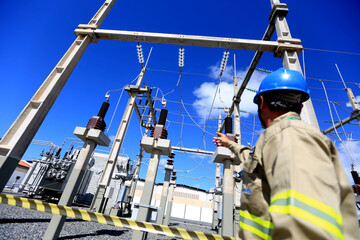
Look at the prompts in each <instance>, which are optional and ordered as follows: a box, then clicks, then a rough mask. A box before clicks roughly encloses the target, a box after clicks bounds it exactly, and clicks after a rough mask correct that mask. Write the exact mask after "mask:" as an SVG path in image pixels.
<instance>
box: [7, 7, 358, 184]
mask: <svg viewBox="0 0 360 240" xmlns="http://www.w3.org/2000/svg"><path fill="white" fill-rule="evenodd" d="M286 3H287V4H288V7H289V10H290V11H289V14H288V16H287V21H288V24H289V26H290V30H291V34H292V37H294V38H299V39H301V40H302V44H303V46H304V48H305V51H304V57H305V73H306V76H307V77H308V85H309V88H310V90H311V97H312V98H313V104H314V108H315V112H316V114H317V117H318V121H319V124H320V128H321V129H326V128H328V127H329V126H331V123H328V122H326V121H329V120H331V115H330V112H329V107H328V103H327V102H326V98H325V94H324V89H323V86H322V83H321V82H320V81H318V80H316V79H325V80H332V81H323V83H324V86H325V88H326V90H327V94H328V98H329V100H330V101H332V102H335V103H334V104H333V103H330V106H331V110H332V115H333V119H334V120H339V118H340V119H344V118H346V117H348V116H349V112H351V107H348V106H346V103H347V102H348V98H347V95H346V93H345V91H344V85H343V84H342V83H341V79H340V77H339V74H338V72H337V70H336V67H335V64H337V65H338V66H339V68H340V70H341V73H342V76H343V78H344V80H345V81H346V82H347V83H346V84H347V87H350V88H351V89H352V90H353V92H354V94H355V96H360V88H359V85H358V83H359V80H358V69H359V63H360V55H359V54H360V46H359V44H358V43H359V41H358V39H359V38H360V33H359V31H358V28H359V23H360V16H359V14H358V12H359V10H360V3H359V2H358V1H356V0H345V1H341V2H340V1H333V0H330V1H325V0H319V1H310V0H304V1H300V2H299V1H287V2H286ZM102 4H103V1H96V0H87V1H85V0H77V1H74V0H72V1H70V0H63V1H61V2H54V1H45V2H44V1H23V2H20V3H19V2H14V1H2V2H1V3H0V14H1V16H2V19H3V21H1V22H0V28H1V29H2V33H1V38H0V81H1V87H0V108H1V109H2V113H3V114H1V118H0V136H2V135H3V134H5V132H6V131H7V129H8V128H9V127H10V126H11V124H12V122H13V121H14V120H15V119H16V117H17V116H18V115H19V113H20V112H21V110H22V109H23V108H24V107H25V105H26V104H27V102H28V101H29V100H30V98H31V97H32V96H33V94H34V93H35V92H36V90H37V89H38V88H39V86H40V85H41V84H42V82H43V81H44V80H45V79H46V77H47V75H48V74H49V73H50V71H51V70H52V68H53V67H54V66H55V65H56V63H57V62H58V61H59V60H60V58H61V57H62V56H63V54H64V53H65V52H66V50H67V49H68V48H69V46H70V45H71V43H72V42H73V41H74V40H75V35H74V33H73V31H74V29H76V28H77V25H78V24H86V23H88V21H89V20H90V19H91V18H92V16H93V15H94V14H95V12H96V11H97V10H98V8H99V7H100V6H101V5H102ZM270 10H271V9H270V1H268V0H266V1H265V0H264V1H260V0H254V1H226V2H221V3H220V2H219V1H181V2H176V3H175V2H172V1H118V2H116V3H115V5H114V7H113V9H112V10H111V11H110V14H109V15H108V17H107V18H106V19H105V21H104V23H103V25H102V26H101V28H102V29H114V30H129V31H145V32H161V33H178V34H190V35H204V36H217V37H233V38H244V39H256V40H260V39H261V38H262V36H263V33H264V32H265V29H266V27H267V25H268V16H269V13H270ZM272 40H276V37H275V34H274V37H273V39H272ZM136 44H137V43H133V42H119V41H107V40H100V41H99V42H98V43H96V44H91V45H90V46H89V47H88V49H87V50H86V52H85V54H84V55H83V57H82V58H81V60H80V62H79V64H78V65H77V67H76V68H75V70H74V72H73V74H72V75H71V77H70V78H69V80H68V82H67V84H66V85H65V87H64V88H63V90H62V92H61V94H60V95H59V97H58V99H57V100H56V102H55V104H54V106H53V108H52V109H51V111H50V112H49V114H48V115H47V117H46V119H45V121H44V123H43V124H42V126H41V128H40V129H39V131H38V133H37V134H36V136H35V139H39V140H45V141H51V142H53V143H54V144H56V145H61V144H62V142H63V141H64V140H65V139H67V138H68V137H70V138H74V136H73V134H72V132H73V130H74V129H75V127H76V126H81V127H85V126H86V124H87V121H88V120H89V119H90V118H91V117H92V116H93V115H96V114H97V112H98V110H99V108H100V106H101V103H102V101H104V100H105V98H104V96H105V93H106V92H107V91H108V90H112V89H121V88H122V87H123V86H125V85H126V84H129V83H130V82H131V81H132V80H133V79H134V78H135V77H136V76H137V75H138V74H139V71H140V64H139V62H138V60H137V53H136ZM151 47H153V50H152V54H151V57H150V60H149V64H148V68H149V70H147V72H146V78H145V82H146V84H147V85H149V86H150V87H156V88H160V89H161V91H162V92H163V94H166V93H168V92H170V91H171V90H173V89H174V87H175V85H176V83H177V81H178V78H179V67H178V49H179V46H175V45H160V44H147V43H143V44H142V48H143V50H144V55H145V58H146V57H147V55H148V53H149V51H150V48H151ZM309 49H322V50H334V51H342V52H351V53H357V54H344V53H330V52H323V51H314V50H309ZM224 50H225V49H213V48H201V47H185V66H184V68H183V72H184V74H183V78H182V84H181V85H182V99H183V102H184V103H186V104H185V107H186V110H187V111H188V112H189V113H190V115H191V116H192V117H193V119H194V121H195V122H196V124H198V125H201V126H203V125H204V117H205V119H206V117H207V116H208V112H207V111H208V110H209V107H210V105H211V102H212V99H213V93H214V90H215V88H216V84H217V83H218V73H219V66H220V62H221V59H222V56H223V52H224ZM234 54H235V56H236V69H237V74H238V76H240V77H241V76H243V74H244V73H245V71H246V68H247V66H248V65H249V64H250V62H251V59H252V56H253V54H254V52H251V51H240V50H237V51H234V50H230V57H229V61H228V65H227V68H226V71H225V73H224V75H223V78H222V83H221V85H220V96H221V100H220V99H219V98H218V97H217V98H216V100H215V106H216V107H219V108H221V107H223V106H224V105H225V106H229V104H230V103H231V95H232V92H233V89H232V77H233V74H234V67H233V66H234V60H233V59H234ZM299 58H300V60H301V63H302V64H303V61H302V59H303V55H302V54H301V55H300V56H299ZM258 67H259V68H263V69H267V70H275V69H277V68H279V67H281V59H280V58H274V57H273V55H272V54H271V53H265V54H264V55H263V57H262V59H261V61H260V62H259V64H258ZM159 70H161V71H159ZM265 76H266V73H264V72H261V71H256V72H255V74H254V77H253V79H252V80H251V81H250V85H249V87H250V88H252V89H257V87H258V84H259V82H260V81H261V79H262V78H263V77H265ZM156 90H157V89H155V90H154V91H156ZM161 91H159V93H158V97H159V98H162V96H161V95H162V94H161ZM120 93H121V91H118V92H113V93H111V96H110V104H111V106H110V109H109V111H108V114H107V116H106V119H105V120H106V122H107V124H108V125H109V123H110V120H111V117H112V115H113V113H114V110H115V106H116V104H117V101H118V98H119V96H120ZM253 94H254V93H253V92H251V91H246V92H245V94H244V96H243V99H242V105H241V109H242V110H243V111H246V112H250V113H243V114H242V116H241V122H242V123H243V125H241V131H242V138H243V139H244V140H243V141H242V143H243V144H246V142H249V143H252V144H254V143H255V142H256V139H257V135H256V134H253V132H252V131H250V130H249V129H251V130H254V131H255V132H257V133H260V132H261V127H260V124H259V121H258V120H257V115H254V114H255V113H256V106H255V105H254V104H252V101H251V100H252V97H253ZM153 95H155V92H154V94H153ZM165 98H166V100H167V108H168V110H169V112H170V113H169V116H168V120H169V121H168V123H167V127H168V131H169V139H170V140H171V143H172V145H177V146H179V145H180V144H181V145H182V146H184V147H188V148H198V147H200V148H201V149H207V150H211V151H212V150H214V149H215V147H214V146H213V145H212V143H211V139H212V135H211V134H205V137H204V140H203V139H202V136H203V131H202V130H201V129H199V128H198V127H197V126H196V125H195V124H194V122H193V121H192V120H191V119H190V118H189V117H188V116H187V113H186V110H185V109H184V108H183V107H182V106H181V105H180V104H179V103H178V102H179V101H180V86H179V87H177V88H176V89H175V90H174V91H173V93H171V94H168V95H166V97H165ZM359 98H360V97H358V100H360V99H359ZM127 100H128V96H127V94H126V93H125V94H123V95H122V98H121V101H120V104H119V106H118V108H117V112H116V114H115V117H114V120H113V122H112V124H111V126H110V129H109V132H108V134H109V136H110V137H111V138H112V137H113V136H115V134H116V131H117V128H118V126H119V123H120V119H121V116H122V113H123V110H124V108H125V104H126V101H127ZM222 102H223V103H222ZM156 106H157V107H158V108H161V102H160V101H157V103H156ZM220 111H221V110H219V109H215V110H213V111H212V112H213V114H212V115H211V117H210V118H211V120H209V121H207V125H208V126H210V128H207V131H208V132H211V133H214V132H215V128H214V127H216V126H217V120H216V119H215V118H216V117H217V114H218V113H219V112H220ZM222 115H224V114H222ZM213 119H214V120H213ZM254 120H255V124H254ZM181 121H183V122H184V124H183V125H181V124H179V122H181ZM354 123H356V122H354ZM141 131H144V129H141V128H140V127H139V121H138V120H137V118H136V115H133V117H132V120H131V124H130V127H129V130H128V132H127V135H126V138H125V142H124V144H123V148H124V150H123V151H124V153H125V154H127V155H128V156H129V157H130V158H131V159H132V160H136V155H137V154H138V151H139V142H140V139H141ZM338 133H339V136H340V138H341V140H342V142H343V143H345V144H343V143H342V142H341V141H340V140H339V139H338V137H337V136H336V135H332V136H330V137H331V139H333V140H334V141H335V144H336V145H337V146H338V148H339V150H340V156H341V157H342V163H343V165H344V167H345V168H346V169H348V168H349V165H350V163H351V161H354V162H356V161H359V159H360V155H359V152H360V151H359V150H360V143H359V141H358V140H359V133H360V129H359V126H358V125H357V126H356V125H347V126H345V127H344V129H341V128H340V129H339V130H338ZM350 139H351V140H352V141H349V140H350ZM72 141H73V140H72V139H67V140H66V143H65V146H68V145H69V144H70V143H71V142H72ZM204 143H205V144H204ZM344 145H345V146H346V147H344ZM43 148H44V147H43V146H36V145H30V147H29V149H28V151H27V152H26V153H25V155H24V157H23V159H26V160H30V159H32V158H37V157H38V156H37V155H38V153H39V152H40V151H41V150H42V149H43ZM99 149H101V150H104V151H109V150H110V148H99ZM349 155H350V156H351V157H349ZM351 159H352V160H351ZM165 160H166V157H163V158H162V161H161V163H162V165H163V164H164V162H166V161H165ZM174 160H175V163H174V166H175V169H177V170H180V171H179V172H178V175H181V176H182V177H179V178H178V183H182V184H188V185H190V186H195V187H200V188H204V189H209V188H211V187H212V186H213V184H214V180H213V179H208V178H213V177H214V175H215V171H214V169H215V166H214V164H213V163H212V160H211V158H208V157H197V156H193V155H187V154H177V155H176V157H175V159H174ZM144 161H145V162H148V161H149V155H148V154H147V155H145V157H144ZM143 166H144V167H143V168H142V170H141V177H143V178H144V177H145V175H146V164H144V165H143ZM358 170H360V169H358ZM182 171H183V172H182ZM163 176H164V174H163V171H162V170H160V171H159V173H158V181H162V179H163ZM204 177H206V178H204ZM194 178H200V179H194Z"/></svg>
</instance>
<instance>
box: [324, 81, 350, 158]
mask: <svg viewBox="0 0 360 240" xmlns="http://www.w3.org/2000/svg"><path fill="white" fill-rule="evenodd" d="M321 84H322V86H323V88H324V93H325V97H326V100H327V103H328V107H329V112H330V117H331V121H332V124H333V127H334V131H335V133H336V135H337V137H338V139H339V141H340V142H341V143H342V144H343V145H344V147H345V150H346V151H347V153H348V154H349V157H350V160H351V163H352V164H354V159H353V158H352V156H351V154H350V152H349V150H348V149H347V147H346V144H345V143H344V142H343V140H342V139H341V138H340V135H339V134H338V132H337V130H336V128H335V123H334V118H333V115H332V111H331V106H330V102H329V98H328V95H327V92H326V88H325V84H324V82H322V81H321Z"/></svg>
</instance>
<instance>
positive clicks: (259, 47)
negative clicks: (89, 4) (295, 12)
mask: <svg viewBox="0 0 360 240" xmlns="http://www.w3.org/2000/svg"><path fill="white" fill-rule="evenodd" d="M75 34H76V35H80V36H81V35H95V36H96V38H97V39H103V40H118V41H130V42H146V43H162V44H175V45H182V46H197V47H214V48H226V49H240V50H252V51H262V52H276V51H277V50H278V48H279V46H282V47H285V48H290V49H293V50H296V51H298V52H301V50H302V46H301V45H298V44H287V45H281V44H280V43H278V42H273V41H267V40H249V39H239V38H222V37H208V36H192V35H180V34H166V33H150V32H132V31H119V30H104V29H97V30H92V29H76V30H75Z"/></svg>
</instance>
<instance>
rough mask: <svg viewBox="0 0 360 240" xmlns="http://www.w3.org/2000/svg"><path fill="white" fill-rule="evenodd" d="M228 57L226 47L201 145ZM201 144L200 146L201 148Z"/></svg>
mask: <svg viewBox="0 0 360 240" xmlns="http://www.w3.org/2000/svg"><path fill="white" fill-rule="evenodd" d="M228 57H229V50H228V49H226V51H225V52H224V55H223V59H222V61H221V65H220V74H219V81H218V84H217V86H216V90H215V93H214V98H213V100H212V103H211V107H210V111H209V115H208V117H207V119H206V121H205V127H204V132H203V135H202V138H201V141H200V146H201V142H202V141H204V137H205V129H206V126H207V123H208V122H209V119H210V116H211V112H212V108H213V106H214V103H215V99H216V94H217V92H218V91H219V87H220V84H221V77H222V74H223V72H224V70H225V67H226V63H227V61H228ZM200 146H199V148H200Z"/></svg>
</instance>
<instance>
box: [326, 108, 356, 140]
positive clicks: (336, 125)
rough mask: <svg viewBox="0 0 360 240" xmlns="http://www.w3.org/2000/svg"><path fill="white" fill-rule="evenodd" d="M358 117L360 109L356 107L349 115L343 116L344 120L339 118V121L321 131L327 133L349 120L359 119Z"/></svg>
mask: <svg viewBox="0 0 360 240" xmlns="http://www.w3.org/2000/svg"><path fill="white" fill-rule="evenodd" d="M359 118H360V109H357V110H355V111H353V112H351V115H350V116H349V117H347V118H345V119H344V120H341V121H340V122H339V123H337V124H335V125H334V126H332V127H329V128H328V129H326V130H324V131H323V133H324V134H328V133H329V132H331V131H333V130H335V129H337V128H339V127H341V126H343V125H345V124H347V123H349V122H351V121H352V120H354V119H359Z"/></svg>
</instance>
